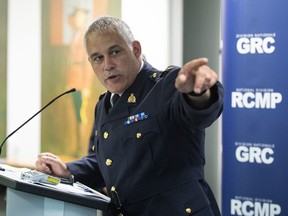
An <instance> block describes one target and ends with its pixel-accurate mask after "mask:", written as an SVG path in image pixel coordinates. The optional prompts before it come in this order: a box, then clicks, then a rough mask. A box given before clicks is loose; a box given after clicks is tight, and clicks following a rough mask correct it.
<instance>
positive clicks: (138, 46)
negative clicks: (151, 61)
mask: <svg viewBox="0 0 288 216" xmlns="http://www.w3.org/2000/svg"><path fill="white" fill-rule="evenodd" d="M132 48H133V53H134V55H135V56H136V58H139V57H140V56H141V53H142V49H141V44H140V42H139V41H137V40H135V41H133V42H132Z"/></svg>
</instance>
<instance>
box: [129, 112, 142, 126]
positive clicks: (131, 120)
mask: <svg viewBox="0 0 288 216" xmlns="http://www.w3.org/2000/svg"><path fill="white" fill-rule="evenodd" d="M147 118H148V115H147V114H145V112H142V113H138V114H136V115H132V116H129V117H128V118H127V121H125V122H124V124H125V125H128V124H131V123H134V122H138V121H141V120H144V119H147Z"/></svg>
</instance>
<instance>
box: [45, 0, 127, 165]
mask: <svg viewBox="0 0 288 216" xmlns="http://www.w3.org/2000/svg"><path fill="white" fill-rule="evenodd" d="M116 2H117V1H111V0H110V1H108V0H101V1H100V0H81V1H79V0H44V1H42V105H45V104H46V103H47V102H48V101H50V100H51V99H52V98H53V97H55V96H57V95H59V94H61V93H62V92H64V91H66V90H68V89H71V88H76V89H77V91H76V92H74V93H72V94H69V95H67V96H65V97H63V98H61V99H60V100H58V101H57V102H56V103H54V104H53V106H52V107H50V108H49V109H47V110H46V111H45V112H43V113H42V118H41V119H42V120H41V151H42V152H44V151H49V152H52V153H55V154H57V155H59V156H60V157H61V158H62V159H63V160H71V159H75V158H79V157H82V156H84V155H85V154H86V153H87V152H88V143H89V137H90V133H91V129H92V124H93V120H94V107H95V104H96V102H97V100H98V98H99V96H100V94H102V93H103V92H104V91H105V89H104V88H103V86H102V85H101V84H100V83H99V82H98V80H97V78H96V76H95V75H94V73H93V71H92V68H91V66H90V63H89V62H88V58H87V55H86V52H85V50H84V45H83V35H84V33H85V30H86V29H87V27H88V25H89V24H90V23H91V22H92V21H93V20H94V19H95V18H96V17H97V16H100V15H108V14H109V15H115V16H117V15H119V14H111V12H110V11H113V12H114V13H115V11H120V8H121V7H120V6H119V4H120V3H121V1H118V2H117V3H116ZM119 2H120V3H119ZM111 8H113V9H111ZM115 8H116V9H115ZM119 13H120V12H119Z"/></svg>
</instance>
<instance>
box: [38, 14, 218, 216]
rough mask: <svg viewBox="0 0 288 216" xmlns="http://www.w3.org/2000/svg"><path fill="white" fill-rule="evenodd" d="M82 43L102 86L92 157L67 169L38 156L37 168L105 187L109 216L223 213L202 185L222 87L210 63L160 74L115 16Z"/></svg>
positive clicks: (101, 22)
mask: <svg viewBox="0 0 288 216" xmlns="http://www.w3.org/2000/svg"><path fill="white" fill-rule="evenodd" d="M85 43H86V50H87V53H88V58H89V61H90V63H91V66H92V68H93V70H94V72H95V74H96V76H97V77H98V79H99V80H100V82H101V83H102V84H103V85H104V86H105V87H106V88H107V92H106V93H105V94H104V95H102V96H101V98H100V100H99V102H98V103H97V105H96V108H95V124H94V127H93V131H92V135H91V142H93V145H92V144H91V147H92V148H93V149H94V150H95V151H94V152H95V153H94V154H89V156H87V157H84V158H82V159H80V160H78V161H74V162H70V163H67V164H64V163H63V162H61V160H60V159H59V158H58V157H57V156H55V155H53V154H51V153H42V154H40V155H39V158H38V160H37V162H36V166H37V169H38V170H40V171H42V172H46V173H50V174H53V175H57V176H60V177H69V176H70V175H71V174H73V175H74V176H75V178H76V180H78V181H80V182H82V183H84V184H87V185H89V186H91V187H94V188H101V187H106V188H107V191H108V194H109V196H110V197H111V198H112V201H113V203H114V209H113V210H111V215H125V216H127V215H128V216H129V215H130V216H167V215H169V216H170V215H171V216H180V215H194V214H195V215H196V214H197V216H210V215H220V212H219V209H218V206H217V203H216V201H215V199H214V196H213V193H212V191H211V189H210V188H209V186H208V185H207V183H206V182H205V180H204V164H205V157H204V139H205V128H207V127H209V126H210V125H211V124H212V123H213V122H214V121H215V120H216V119H217V118H218V117H219V116H220V114H221V112H222V107H223V87H222V85H221V84H220V83H219V82H218V81H217V74H216V73H215V72H214V71H213V70H212V69H210V68H209V67H208V66H207V63H208V60H207V59H206V58H200V59H196V60H192V61H190V62H188V63H186V64H185V65H184V66H183V67H182V69H180V68H177V67H170V68H168V69H167V70H166V71H164V72H161V71H158V70H156V69H155V68H153V67H152V66H151V65H149V64H148V63H147V62H146V61H143V60H142V57H141V45H140V43H139V41H137V40H135V39H134V37H133V35H132V33H131V31H130V29H129V27H128V26H127V25H126V24H125V23H124V22H123V21H122V20H120V19H118V18H113V17H100V18H98V19H97V20H96V21H95V22H94V23H92V25H91V26H90V27H89V28H88V30H87V32H86V34H85ZM117 94H119V95H120V98H119V99H118V101H117V102H116V103H115V104H113V105H111V103H110V100H112V97H113V96H114V95H117Z"/></svg>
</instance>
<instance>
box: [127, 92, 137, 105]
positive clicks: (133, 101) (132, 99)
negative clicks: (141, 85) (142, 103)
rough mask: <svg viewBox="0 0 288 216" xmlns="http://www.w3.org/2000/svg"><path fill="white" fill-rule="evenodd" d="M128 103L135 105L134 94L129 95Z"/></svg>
mask: <svg viewBox="0 0 288 216" xmlns="http://www.w3.org/2000/svg"><path fill="white" fill-rule="evenodd" d="M127 102H128V103H136V97H135V95H134V93H131V94H130V96H129V97H128V101H127Z"/></svg>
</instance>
